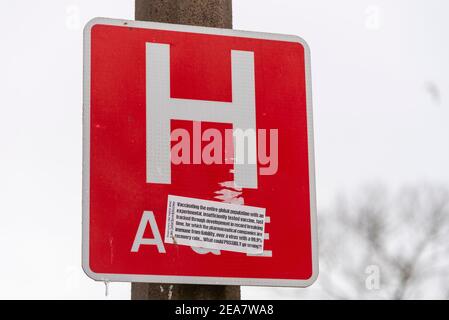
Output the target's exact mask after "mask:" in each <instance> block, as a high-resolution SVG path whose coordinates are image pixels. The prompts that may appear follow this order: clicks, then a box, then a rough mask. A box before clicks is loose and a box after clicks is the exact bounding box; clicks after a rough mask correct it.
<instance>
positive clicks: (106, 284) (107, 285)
mask: <svg viewBox="0 0 449 320" xmlns="http://www.w3.org/2000/svg"><path fill="white" fill-rule="evenodd" d="M104 296H105V297H107V296H109V281H105V282H104Z"/></svg>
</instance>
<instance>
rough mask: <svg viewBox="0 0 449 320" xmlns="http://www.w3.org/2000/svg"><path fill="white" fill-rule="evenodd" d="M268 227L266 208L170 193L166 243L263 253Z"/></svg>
mask: <svg viewBox="0 0 449 320" xmlns="http://www.w3.org/2000/svg"><path fill="white" fill-rule="evenodd" d="M264 229H265V209H264V208H257V207H250V206H242V205H238V204H230V203H224V202H216V201H208V200H201V199H193V198H186V197H178V196H171V195H169V196H168V201H167V220H166V226H165V242H166V243H172V244H178V245H186V246H193V247H200V248H207V249H218V250H227V251H234V252H243V253H250V254H259V253H262V252H263V241H264Z"/></svg>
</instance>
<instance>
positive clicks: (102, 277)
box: [82, 18, 318, 287]
mask: <svg viewBox="0 0 449 320" xmlns="http://www.w3.org/2000/svg"><path fill="white" fill-rule="evenodd" d="M95 25H110V26H123V27H132V28H144V29H154V30H169V31H180V32H190V33H200V34H212V35H222V36H233V37H242V38H255V39H265V40H278V41H287V42H297V43H300V44H301V45H302V46H303V48H304V53H305V68H306V100H307V101H306V103H307V106H306V107H307V135H308V156H309V157H308V160H309V190H310V191H309V193H310V214H311V216H310V222H311V226H310V227H311V236H312V242H311V244H312V276H311V277H310V278H309V279H266V278H232V277H201V276H198V277H197V276H161V275H141V274H107V273H96V272H94V271H92V270H91V269H90V263H89V221H90V216H89V204H90V198H89V196H90V186H89V182H90V74H91V72H90V71H91V70H90V62H91V59H90V58H91V54H90V53H91V52H90V50H91V30H92V28H93V27H94V26H95ZM83 60H84V64H83V69H84V70H83V192H82V210H83V219H82V267H83V270H84V272H85V273H86V274H87V275H88V276H89V277H90V278H92V279H94V280H97V281H106V282H109V281H117V282H148V283H183V284H211V285H242V286H280V287H307V286H310V285H311V284H312V283H314V282H315V280H316V279H317V277H318V239H317V227H316V221H317V213H316V211H317V210H316V194H315V159H314V139H313V113H312V90H311V85H312V81H311V80H312V79H311V71H310V64H311V61H310V48H309V46H308V44H307V43H306V42H305V41H304V40H303V39H302V38H300V37H298V36H293V35H283V34H273V33H261V32H251V31H240V30H233V29H218V28H208V27H197V26H187V25H178V24H167V23H156V22H144V21H133V20H120V19H109V18H94V19H92V20H90V21H89V22H88V23H87V24H86V26H85V27H84V48H83Z"/></svg>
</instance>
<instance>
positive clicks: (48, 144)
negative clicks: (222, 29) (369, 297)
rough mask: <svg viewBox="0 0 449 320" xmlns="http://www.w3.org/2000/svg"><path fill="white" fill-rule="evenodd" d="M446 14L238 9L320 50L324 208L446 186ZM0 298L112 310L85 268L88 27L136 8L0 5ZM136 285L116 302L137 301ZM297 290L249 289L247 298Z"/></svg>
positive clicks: (260, 1)
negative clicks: (404, 189)
mask: <svg viewBox="0 0 449 320" xmlns="http://www.w3.org/2000/svg"><path fill="white" fill-rule="evenodd" d="M448 9H449V3H448V2H447V1H445V0H427V1H419V0H414V1H411V0H394V1H391V0H389V1H386V0H385V1H376V0H371V1H365V0H342V1H331V0H300V1H298V0H271V1H268V0H234V28H235V29H242V30H254V31H264V32H275V33H288V34H296V35H299V36H301V37H302V38H304V39H305V40H306V41H307V42H308V43H309V45H310V47H311V49H312V78H313V99H314V117H315V143H316V144H315V147H316V171H317V172H316V174H317V197H318V207H319V208H325V207H326V206H328V205H329V204H330V202H331V201H332V200H333V198H334V197H335V195H336V194H337V193H338V192H347V193H349V194H350V193H351V192H353V191H354V190H356V189H357V188H358V187H359V186H360V185H362V184H363V183H365V182H370V181H379V182H383V183H385V184H386V185H387V186H390V187H391V188H395V187H397V186H400V185H403V184H407V183H414V182H419V181H431V182H437V183H441V184H443V185H447V186H449V170H448V163H449V125H448V120H449V62H448V57H449V37H448V32H447V31H448V30H449V20H448V19H447V12H448ZM0 12H1V13H0V15H1V19H0V34H1V40H2V42H1V46H0V71H1V74H0V97H1V102H0V110H1V116H0V150H1V151H0V152H1V153H0V217H1V222H0V256H1V263H0V274H1V275H2V280H1V281H0V298H98V299H102V298H104V285H103V284H102V283H96V282H94V281H93V280H91V279H89V278H87V276H85V275H84V273H83V271H82V269H81V148H82V141H81V132H82V126H81V124H82V118H81V115H82V27H83V25H84V24H85V23H86V22H87V21H88V20H90V19H91V18H93V17H96V16H102V17H112V18H124V19H133V17H134V1H131V0H126V1H125V0H114V1H113V0H95V1H92V0H84V1H81V0H78V1H76V0H71V1H67V0H53V1H50V0H41V1H32V0H28V1H12V0H9V1H7V0H5V1H1V2H0ZM129 292H130V286H129V284H111V286H110V298H124V299H128V298H129V296H130V294H129ZM292 292H293V291H292V290H289V289H282V290H276V291H270V290H260V289H257V290H255V289H254V288H245V289H244V290H243V293H244V297H245V298H261V297H264V298H268V297H270V298H275V297H278V298H291V297H292Z"/></svg>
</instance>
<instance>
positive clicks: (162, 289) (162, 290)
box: [159, 285, 164, 293]
mask: <svg viewBox="0 0 449 320" xmlns="http://www.w3.org/2000/svg"><path fill="white" fill-rule="evenodd" d="M159 288H161V293H162V292H164V287H163V286H162V285H160V286H159Z"/></svg>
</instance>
